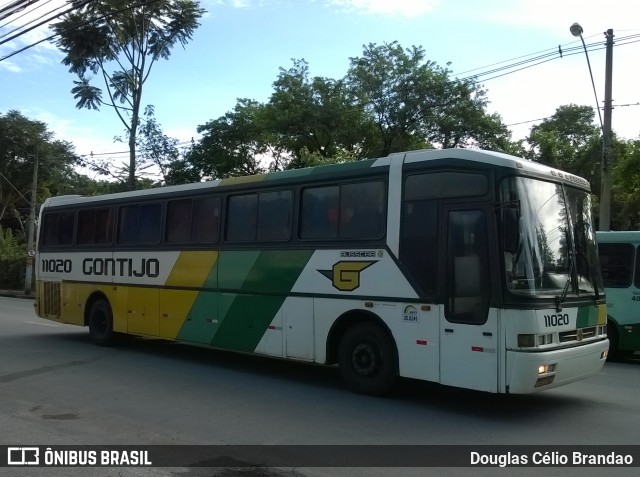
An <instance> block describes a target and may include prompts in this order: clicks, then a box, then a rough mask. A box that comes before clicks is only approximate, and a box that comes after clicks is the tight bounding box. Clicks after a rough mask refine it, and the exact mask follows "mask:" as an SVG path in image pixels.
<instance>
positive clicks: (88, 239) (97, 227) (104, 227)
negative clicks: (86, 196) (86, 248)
mask: <svg viewBox="0 0 640 477" xmlns="http://www.w3.org/2000/svg"><path fill="white" fill-rule="evenodd" d="M112 216H113V213H112V209H110V208H103V209H85V210H81V211H79V212H78V230H77V234H78V235H77V238H76V243H77V244H78V245H105V244H110V243H111V234H112Z"/></svg>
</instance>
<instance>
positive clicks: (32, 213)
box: [24, 152, 38, 295]
mask: <svg viewBox="0 0 640 477" xmlns="http://www.w3.org/2000/svg"><path fill="white" fill-rule="evenodd" d="M37 190H38V153H37V152H36V154H35V156H34V159H33V183H32V184H31V207H30V210H29V228H28V230H29V232H28V233H29V236H28V237H27V268H26V270H25V274H24V294H25V295H31V291H32V290H31V281H32V277H33V257H34V254H35V247H34V235H35V228H36V227H35V226H36V192H37Z"/></svg>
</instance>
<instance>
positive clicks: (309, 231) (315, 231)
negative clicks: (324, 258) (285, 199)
mask: <svg viewBox="0 0 640 477" xmlns="http://www.w3.org/2000/svg"><path fill="white" fill-rule="evenodd" d="M339 192H340V188H339V187H338V186H331V187H315V188H313V189H305V190H303V191H302V211H301V217H300V221H301V227H300V236H301V237H302V238H307V239H312V238H313V239H318V238H320V239H326V238H335V237H337V236H338V216H339V212H340V211H339V209H338V206H339Z"/></svg>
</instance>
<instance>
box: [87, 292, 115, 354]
mask: <svg viewBox="0 0 640 477" xmlns="http://www.w3.org/2000/svg"><path fill="white" fill-rule="evenodd" d="M89 335H90V336H91V341H93V342H94V343H95V344H97V345H98V346H109V345H110V344H111V342H112V340H113V317H112V315H111V307H110V306H109V303H108V302H107V301H106V300H103V299H101V300H97V301H95V302H94V303H93V305H91V309H90V310H89Z"/></svg>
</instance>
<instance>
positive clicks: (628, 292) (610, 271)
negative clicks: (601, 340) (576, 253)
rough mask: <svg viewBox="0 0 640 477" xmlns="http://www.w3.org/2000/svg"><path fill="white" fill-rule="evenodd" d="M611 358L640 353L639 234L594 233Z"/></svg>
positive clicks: (637, 232) (638, 232)
mask: <svg viewBox="0 0 640 477" xmlns="http://www.w3.org/2000/svg"><path fill="white" fill-rule="evenodd" d="M596 237H597V240H598V251H599V255H600V266H601V268H602V277H603V280H604V289H605V293H606V295H607V314H608V317H607V327H608V328H607V335H608V337H609V346H610V351H611V357H622V356H624V355H631V354H633V353H634V352H636V351H640V311H639V310H636V308H638V309H640V260H639V259H638V258H636V257H637V254H638V252H637V249H638V245H640V231H627V232H618V231H616V232H613V231H611V232H597V233H596Z"/></svg>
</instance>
